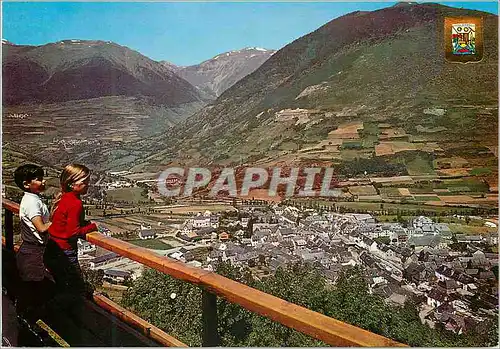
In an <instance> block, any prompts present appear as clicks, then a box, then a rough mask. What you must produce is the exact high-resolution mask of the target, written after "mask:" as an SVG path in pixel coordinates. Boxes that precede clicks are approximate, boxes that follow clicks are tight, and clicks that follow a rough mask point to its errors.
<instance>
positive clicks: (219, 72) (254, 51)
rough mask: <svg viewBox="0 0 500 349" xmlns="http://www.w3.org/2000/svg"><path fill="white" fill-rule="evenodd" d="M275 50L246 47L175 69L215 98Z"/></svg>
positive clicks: (259, 64)
mask: <svg viewBox="0 0 500 349" xmlns="http://www.w3.org/2000/svg"><path fill="white" fill-rule="evenodd" d="M274 52H276V51H275V50H266V49H263V48H259V47H246V48H244V49H241V50H235V51H229V52H224V53H221V54H219V55H217V56H215V57H213V58H211V59H209V60H207V61H204V62H202V63H200V64H197V65H192V66H188V67H179V68H178V69H176V70H174V71H175V72H176V73H177V74H178V75H179V76H181V77H182V78H184V79H186V80H187V81H188V82H189V83H191V84H192V85H193V86H196V87H197V88H199V89H200V91H203V92H204V93H206V94H207V95H208V96H211V97H213V98H214V99H215V98H216V97H218V96H220V95H221V94H222V93H223V92H224V91H226V90H227V89H228V88H230V87H231V86H233V85H234V84H235V83H236V82H238V81H239V80H241V79H242V78H244V77H245V76H247V75H248V74H251V73H252V72H254V71H255V70H256V69H257V68H258V67H260V66H261V65H262V63H264V62H265V61H266V60H267V59H269V57H271V56H272V55H273V54H274Z"/></svg>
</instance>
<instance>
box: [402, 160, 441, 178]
mask: <svg viewBox="0 0 500 349" xmlns="http://www.w3.org/2000/svg"><path fill="white" fill-rule="evenodd" d="M406 169H407V170H408V174H409V175H411V176H413V175H419V174H428V173H430V174H434V173H435V171H434V169H433V168H432V163H431V162H430V161H429V160H428V159H425V158H423V157H421V156H419V155H416V156H415V158H414V159H412V160H410V161H407V162H406Z"/></svg>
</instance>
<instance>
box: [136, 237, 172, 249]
mask: <svg viewBox="0 0 500 349" xmlns="http://www.w3.org/2000/svg"><path fill="white" fill-rule="evenodd" d="M127 242H130V243H131V244H134V245H136V246H140V247H145V248H150V249H152V250H168V249H170V248H172V246H171V245H169V244H166V243H164V242H163V241H161V240H156V239H147V240H141V239H137V240H129V241H127Z"/></svg>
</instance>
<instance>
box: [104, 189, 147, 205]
mask: <svg viewBox="0 0 500 349" xmlns="http://www.w3.org/2000/svg"><path fill="white" fill-rule="evenodd" d="M143 190H144V189H142V188H119V189H112V190H108V191H107V200H108V202H113V201H125V202H129V203H134V204H135V203H138V202H139V201H149V200H148V198H147V197H146V196H143V195H142V192H143Z"/></svg>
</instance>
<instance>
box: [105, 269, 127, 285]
mask: <svg viewBox="0 0 500 349" xmlns="http://www.w3.org/2000/svg"><path fill="white" fill-rule="evenodd" d="M130 275H131V273H130V272H128V271H124V270H116V269H107V270H104V280H106V281H108V282H110V283H112V284H122V283H123V282H124V281H125V280H127V279H129V278H130Z"/></svg>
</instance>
